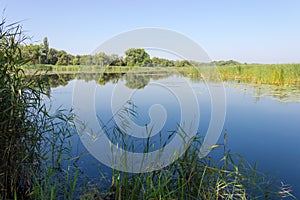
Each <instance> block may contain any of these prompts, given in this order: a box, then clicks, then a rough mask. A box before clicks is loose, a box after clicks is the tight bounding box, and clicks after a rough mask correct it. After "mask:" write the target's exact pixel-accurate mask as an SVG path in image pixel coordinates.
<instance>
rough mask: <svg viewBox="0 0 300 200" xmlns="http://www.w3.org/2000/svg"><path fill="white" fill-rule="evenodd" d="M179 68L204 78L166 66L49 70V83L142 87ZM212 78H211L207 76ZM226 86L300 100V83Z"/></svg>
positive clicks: (258, 96) (194, 80)
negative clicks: (68, 70) (67, 71)
mask: <svg viewBox="0 0 300 200" xmlns="http://www.w3.org/2000/svg"><path fill="white" fill-rule="evenodd" d="M177 72H179V73H180V74H181V75H182V76H183V77H186V78H189V80H190V82H192V83H199V82H202V81H203V76H204V75H203V74H201V73H199V71H197V70H193V69H191V70H190V69H189V70H178V71H176V72H174V71H172V70H168V69H159V70H140V72H139V71H135V73H130V72H128V73H126V72H115V71H109V70H108V71H104V72H103V73H99V72H80V73H75V72H70V73H66V72H64V73H54V74H49V75H48V77H49V84H50V87H51V88H56V87H58V86H65V85H67V84H68V83H69V82H70V81H71V80H74V79H77V80H84V81H86V82H88V81H91V80H95V81H96V82H97V84H99V85H102V86H104V85H106V84H107V83H117V82H118V81H125V82H126V83H125V85H126V86H127V87H128V88H130V89H143V88H144V87H145V86H146V85H148V84H149V82H150V80H151V79H152V80H158V79H162V78H167V77H170V76H174V75H177ZM210 80H212V79H210ZM225 83H226V85H227V86H228V87H233V88H238V89H240V90H241V91H245V92H247V93H249V92H250V93H251V94H252V95H253V96H254V97H255V98H256V100H257V101H259V100H260V99H261V98H262V97H268V98H272V99H275V100H278V101H281V102H300V84H297V83H295V84H291V85H266V84H253V83H243V82H240V81H230V80H227V81H226V82H225Z"/></svg>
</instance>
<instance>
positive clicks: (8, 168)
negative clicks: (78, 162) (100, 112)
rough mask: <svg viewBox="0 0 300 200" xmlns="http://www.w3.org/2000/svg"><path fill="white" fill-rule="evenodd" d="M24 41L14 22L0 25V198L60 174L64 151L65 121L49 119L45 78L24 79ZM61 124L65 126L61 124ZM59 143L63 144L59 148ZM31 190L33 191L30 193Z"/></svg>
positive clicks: (24, 194) (26, 193)
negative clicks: (52, 171) (49, 174)
mask: <svg viewBox="0 0 300 200" xmlns="http://www.w3.org/2000/svg"><path fill="white" fill-rule="evenodd" d="M27 39H28V38H27V37H26V36H24V35H23V32H22V27H21V26H20V25H19V24H18V23H14V24H9V25H6V22H5V20H4V19H3V20H2V21H1V23H0V199H11V198H14V199H17V198H18V199H24V198H29V197H32V196H33V194H34V193H36V192H37V188H38V187H37V186H38V185H41V184H44V182H43V177H42V176H43V174H45V172H47V171H49V170H50V169H59V167H60V165H61V163H62V162H63V160H64V158H63V157H64V154H65V151H66V150H68V149H69V148H67V145H66V144H64V142H65V140H66V139H67V138H68V137H70V135H71V133H70V132H69V131H68V129H67V128H59V127H68V126H69V121H70V116H67V115H65V114H64V112H63V111H57V112H55V113H54V114H51V115H50V114H49V106H48V105H47V104H46V100H45V99H48V98H49V85H48V80H47V77H46V76H44V75H42V74H39V73H37V72H36V73H35V74H33V75H30V76H27V75H25V72H24V69H23V67H24V66H25V65H26V64H27V63H28V61H29V60H30V59H25V58H24V57H23V55H22V51H21V48H20V47H21V45H24V44H25V41H26V40H27ZM63 124H64V125H63ZM63 144H64V145H63ZM34 187H36V190H34Z"/></svg>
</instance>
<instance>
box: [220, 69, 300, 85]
mask: <svg viewBox="0 0 300 200" xmlns="http://www.w3.org/2000/svg"><path fill="white" fill-rule="evenodd" d="M218 69H219V71H220V74H221V75H222V78H223V80H224V81H241V82H245V83H257V84H269V85H294V84H299V83H300V64H277V65H275V64H270V65H237V66H227V67H218Z"/></svg>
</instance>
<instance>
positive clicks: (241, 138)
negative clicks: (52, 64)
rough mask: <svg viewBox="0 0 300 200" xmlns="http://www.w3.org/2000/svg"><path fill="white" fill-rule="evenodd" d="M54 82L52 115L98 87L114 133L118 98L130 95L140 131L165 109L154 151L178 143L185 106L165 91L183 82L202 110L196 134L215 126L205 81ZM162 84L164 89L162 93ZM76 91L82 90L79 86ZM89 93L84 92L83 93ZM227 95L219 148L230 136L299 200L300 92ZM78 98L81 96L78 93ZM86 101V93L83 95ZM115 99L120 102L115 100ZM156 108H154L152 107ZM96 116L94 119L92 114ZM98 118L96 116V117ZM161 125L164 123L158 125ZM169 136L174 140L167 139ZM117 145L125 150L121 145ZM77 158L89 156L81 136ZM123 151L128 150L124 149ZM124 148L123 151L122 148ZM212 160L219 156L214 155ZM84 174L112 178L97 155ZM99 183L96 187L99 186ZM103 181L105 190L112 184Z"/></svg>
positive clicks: (163, 77) (138, 148) (242, 87)
mask: <svg viewBox="0 0 300 200" xmlns="http://www.w3.org/2000/svg"><path fill="white" fill-rule="evenodd" d="M50 76H51V95H52V104H53V108H52V109H53V110H55V109H56V108H58V107H60V106H62V107H63V108H66V109H70V108H71V107H72V101H74V88H75V87H77V88H78V86H79V88H80V85H86V84H88V83H93V84H95V85H96V88H94V95H95V96H94V98H95V104H94V105H89V104H87V105H86V106H87V107H93V108H94V109H95V111H96V118H97V120H98V122H99V124H100V125H101V126H102V127H103V126H105V127H107V129H108V130H112V129H111V127H112V126H114V125H115V124H114V115H115V113H114V111H113V109H112V107H111V104H112V103H111V102H112V99H113V98H122V97H121V96H122V95H123V93H122V91H124V90H128V91H129V92H131V97H130V100H131V102H133V104H134V109H135V110H134V112H135V117H132V118H131V119H132V120H133V122H134V123H135V124H137V125H138V126H145V125H146V124H149V123H151V120H153V119H151V117H150V116H149V113H148V112H149V109H150V108H151V107H152V106H153V105H161V106H162V107H163V112H165V113H166V114H167V117H166V120H165V123H163V124H162V125H161V127H160V128H161V135H159V134H157V135H154V136H152V137H151V138H150V141H149V142H150V143H152V144H153V145H152V148H153V149H152V150H156V149H159V148H160V147H161V145H162V144H168V143H170V142H171V141H172V139H174V137H175V136H174V134H173V135H172V134H170V132H172V130H176V129H177V128H178V122H179V121H180V119H181V110H180V106H181V105H180V102H178V99H177V98H176V95H174V93H173V92H172V91H170V90H168V89H166V88H176V87H178V85H177V83H178V82H180V81H182V80H184V81H186V82H187V83H188V85H189V87H191V88H192V90H193V91H194V94H195V97H196V99H197V102H198V108H199V110H198V111H199V116H200V118H199V119H200V120H199V124H198V125H199V126H198V127H197V132H198V133H199V134H200V135H202V136H203V137H204V136H205V134H206V132H207V130H208V127H209V124H210V120H211V111H212V105H211V96H210V94H211V91H210V90H209V89H208V88H207V84H206V83H205V82H203V81H202V80H201V79H195V78H193V77H191V76H186V75H184V76H181V75H179V74H176V73H175V74H174V73H165V72H164V73H139V74H129V73H123V72H121V73H106V72H105V73H80V74H77V75H76V74H72V73H65V74H53V75H50ZM157 83H164V84H166V85H168V87H162V86H161V85H159V84H157ZM76 85H77V86H76ZM116 87H120V88H122V90H119V92H120V91H121V93H122V94H119V96H118V94H114V93H115V89H116ZM83 88H84V87H83ZM224 89H225V94H226V104H225V105H226V117H225V121H224V126H223V130H222V131H221V132H222V135H221V136H220V138H219V141H218V142H217V143H223V135H224V133H226V134H227V140H226V141H227V143H226V147H227V148H228V149H230V150H231V152H237V153H239V154H240V155H242V156H243V157H244V158H245V159H246V160H248V161H249V162H250V163H251V164H252V165H254V163H258V169H259V171H260V172H263V173H266V174H270V175H272V176H276V177H278V178H279V179H280V180H281V181H282V182H283V183H288V184H291V185H293V187H292V189H293V191H294V194H295V195H296V196H297V197H300V174H299V171H300V159H299V158H300V148H299V146H298V145H299V142H300V87H299V86H297V85H295V86H289V87H287V86H268V85H251V84H244V83H237V82H234V81H231V82H224ZM77 92H78V91H77ZM81 94H82V99H83V101H84V98H87V97H86V91H84V90H82V91H81ZM114 95H115V96H114ZM152 108H153V107H152ZM91 115H92V114H91ZM92 117H95V116H91V118H92ZM156 123H160V122H159V121H158V122H156ZM166 133H169V134H166ZM107 137H108V138H110V140H111V141H112V142H113V143H114V144H118V145H121V146H122V142H121V141H114V138H113V137H112V135H109V134H108V135H107ZM145 140H147V139H145V138H142V139H141V138H138V137H134V136H126V138H125V139H124V141H130V142H134V144H135V145H134V147H132V149H131V150H130V151H135V152H143V150H144V149H142V147H143V144H144V143H145ZM74 141H75V145H74V147H75V148H74V150H73V153H74V154H78V152H87V150H86V148H85V146H84V145H83V144H82V142H81V140H80V139H79V137H78V135H75V136H74ZM123 145H124V144H123ZM122 147H124V146H122ZM208 156H214V153H210V154H209V155H208ZM79 164H80V165H81V168H82V170H83V172H84V174H86V177H87V178H88V179H89V180H91V182H93V181H94V182H97V181H99V178H98V177H99V175H100V172H99V169H100V171H101V172H102V173H103V174H104V175H106V176H108V177H109V175H110V174H111V169H110V168H109V167H107V166H105V165H103V164H101V163H100V162H99V161H98V160H97V159H96V158H94V157H93V156H92V155H87V156H83V157H82V159H80V163H79ZM96 180H97V181H96ZM109 181H110V180H109V179H105V178H103V180H101V181H100V182H101V183H100V185H102V186H105V185H108V184H109Z"/></svg>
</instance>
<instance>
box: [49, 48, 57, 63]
mask: <svg viewBox="0 0 300 200" xmlns="http://www.w3.org/2000/svg"><path fill="white" fill-rule="evenodd" d="M57 53H58V51H57V50H56V49H53V48H50V49H49V53H48V64H51V65H56V63H57V60H58V58H57Z"/></svg>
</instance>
